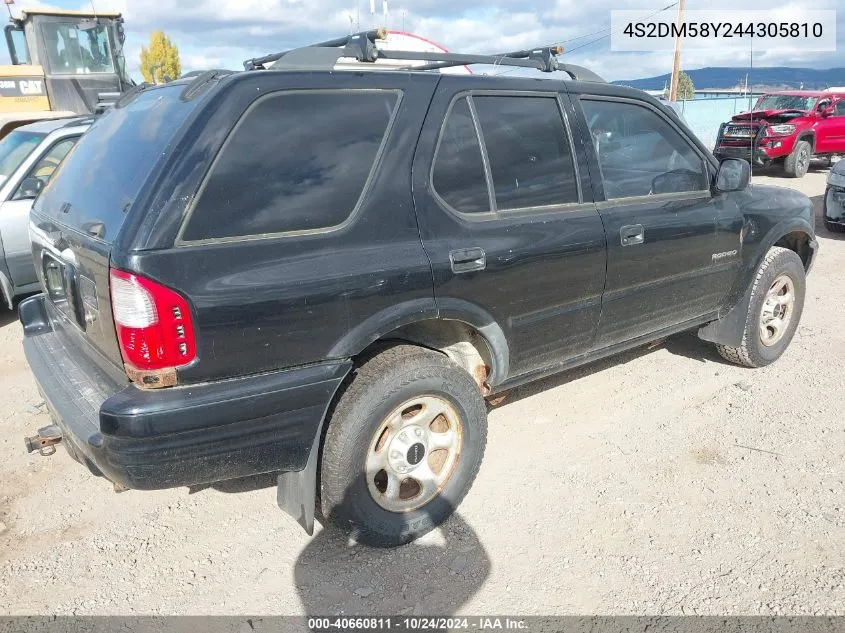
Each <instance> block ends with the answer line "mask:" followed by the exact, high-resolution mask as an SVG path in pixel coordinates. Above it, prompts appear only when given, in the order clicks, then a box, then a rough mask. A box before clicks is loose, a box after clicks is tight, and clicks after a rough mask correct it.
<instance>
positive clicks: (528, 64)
mask: <svg viewBox="0 0 845 633" xmlns="http://www.w3.org/2000/svg"><path fill="white" fill-rule="evenodd" d="M378 56H379V59H398V60H408V61H416V60H419V61H426V62H444V63H443V64H442V65H436V64H431V65H432V66H434V67H435V68H440V67H447V66H466V65H468V64H490V65H493V66H521V67H523V68H539V67H540V64H539V63H538V62H537V61H536V60H533V59H520V58H516V57H507V56H499V55H464V54H461V53H421V52H418V51H385V50H380V51H379V52H378ZM411 68H413V69H414V70H419V69H420V68H425V67H424V66H423V67H420V66H417V67H411Z"/></svg>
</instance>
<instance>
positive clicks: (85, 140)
mask: <svg viewBox="0 0 845 633" xmlns="http://www.w3.org/2000/svg"><path fill="white" fill-rule="evenodd" d="M184 89H185V87H184V86H180V85H173V86H165V87H162V88H153V89H149V90H145V91H144V92H141V93H140V94H138V95H137V96H136V97H135V98H134V99H132V100H131V101H130V102H129V103H128V104H126V105H125V106H123V107H120V108H114V109H113V110H111V111H109V112H107V113H105V114H103V115H102V116H101V117H100V118H99V119H98V120H97V121H96V122H95V123H94V124H93V125H92V126H91V128H90V129H89V130H88V132H87V133H85V134H84V135H83V136H82V138H80V139H79V142H78V143H77V145H76V147H75V148H74V150H73V154H72V155H71V156H69V157H68V160H65V161H62V163H61V165H60V166H59V168H58V169H57V170H56V173H55V174H53V177H52V178H51V179H50V183H49V184H48V185H47V187H46V188H45V189H44V191H43V192H42V193H41V195H40V196H39V197H38V200H37V201H36V203H35V210H36V211H37V212H39V213H42V214H44V215H46V216H48V217H51V218H53V219H55V220H56V221H57V222H59V223H61V224H64V225H65V226H69V227H71V228H75V229H78V230H84V227H85V226H86V225H90V224H91V223H102V224H103V226H104V231H103V234H102V238H101V239H103V240H104V241H106V242H112V241H113V240H114V238H115V237H116V236H117V234H118V232H119V231H120V227H121V226H122V225H123V221H124V219H125V218H126V213H127V211H128V210H129V208H130V207H131V206H132V203H133V202H134V201H135V198H136V197H137V196H138V194H139V193H140V191H141V187H142V186H143V185H144V183H145V182H146V181H147V179H148V178H149V176H150V174H151V173H152V171H153V169H154V168H155V167H156V165H157V164H158V163H159V162H160V161H162V160H164V159H165V158H166V157H167V156H168V155H169V154H170V153H171V152H172V150H173V141H174V137H175V135H176V133H177V131H178V130H179V129H180V128H181V127H182V124H183V123H185V121H186V120H187V118H188V115H189V114H190V113H191V112H192V111H193V109H194V108H195V107H196V104H197V102H198V101H199V100H196V99H195V100H193V101H183V100H181V99H180V98H179V97H180V95H181V94H182V91H183V90H184Z"/></svg>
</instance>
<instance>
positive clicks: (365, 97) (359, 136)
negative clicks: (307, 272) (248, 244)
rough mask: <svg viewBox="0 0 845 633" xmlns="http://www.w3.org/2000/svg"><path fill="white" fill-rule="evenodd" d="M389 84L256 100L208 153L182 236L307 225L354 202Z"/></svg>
mask: <svg viewBox="0 0 845 633" xmlns="http://www.w3.org/2000/svg"><path fill="white" fill-rule="evenodd" d="M398 101H399V94H398V93H397V92H394V91H328V92H327V91H316V92H306V91H303V92H286V93H280V94H274V95H270V96H268V97H264V98H263V99H260V100H258V101H257V102H256V103H255V104H254V105H253V106H252V107H251V108H250V109H249V110H248V111H247V112H246V114H245V115H244V116H243V118H242V119H241V121H240V122H239V123H238V125H237V126H236V127H235V129H234V130H233V131H232V133H231V134H230V136H229V138H228V140H227V141H226V143H225V144H224V146H223V148H222V149H221V151H220V154H219V155H218V157H217V158H216V159H215V161H214V164H213V165H212V167H211V170H210V172H209V174H208V176H207V177H206V180H205V183H204V185H203V186H202V188H201V190H200V193H199V196H198V199H197V202H196V205H195V207H194V208H193V210H192V211H191V212H190V216H189V218H188V220H187V226H186V227H185V229H184V232H183V234H182V240H183V241H197V240H208V239H225V238H238V237H246V236H260V235H266V234H277V233H289V232H299V231H313V230H319V229H326V228H331V227H335V226H338V225H340V224H343V222H345V221H346V220H347V219H348V218H349V217H350V216H351V215H352V212H353V211H354V210H355V209H356V207H357V206H358V202H359V200H360V198H361V194H362V193H363V191H364V189H365V186H366V184H367V182H368V180H369V178H370V176H371V173H372V172H373V170H374V169H375V164H376V160H377V157H378V155H379V150H380V148H381V146H382V143H383V142H384V139H385V136H386V133H387V129H388V127H389V124H390V121H391V119H392V117H393V115H394V112H395V111H396V107H397V104H398Z"/></svg>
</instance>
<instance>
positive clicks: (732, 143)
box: [713, 89, 845, 178]
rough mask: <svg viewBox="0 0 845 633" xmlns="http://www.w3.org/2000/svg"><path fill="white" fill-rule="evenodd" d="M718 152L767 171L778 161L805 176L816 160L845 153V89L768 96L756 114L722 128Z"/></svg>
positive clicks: (787, 169)
mask: <svg viewBox="0 0 845 633" xmlns="http://www.w3.org/2000/svg"><path fill="white" fill-rule="evenodd" d="M713 153H714V154H715V155H716V157H717V158H718V159H719V160H721V159H723V158H729V157H730V158H744V159H746V160H747V161H749V162H750V163H752V164H754V165H760V166H764V167H766V166H769V165H771V164H773V163H776V162H777V163H778V164H780V165H782V166H783V171H784V172H785V173H786V174H787V175H788V176H791V177H793V178H801V177H802V176H804V174H806V173H807V169H808V168H809V166H810V160H811V159H812V158H813V157H814V156H815V157H819V158H828V159H829V158H830V157H832V156H834V155H836V154H845V89H843V90H839V89H835V90H826V91H817V92H813V91H788V92H772V93H769V94H765V95H763V96H761V97H760V98H759V99H758V100H757V103H756V105H755V106H754V109H753V110H752V111H751V112H743V113H742V114H737V115H736V116H734V117H733V118H732V119H731V120H730V121H728V122H727V123H722V125H721V126H719V135H718V137H717V138H716V147H715V149H714V150H713Z"/></svg>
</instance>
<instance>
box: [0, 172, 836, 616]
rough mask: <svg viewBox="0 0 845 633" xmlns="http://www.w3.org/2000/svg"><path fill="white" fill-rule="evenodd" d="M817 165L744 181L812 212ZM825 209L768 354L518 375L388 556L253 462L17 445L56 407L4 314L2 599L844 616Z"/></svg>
mask: <svg viewBox="0 0 845 633" xmlns="http://www.w3.org/2000/svg"><path fill="white" fill-rule="evenodd" d="M825 176H826V172H825V171H817V172H813V173H810V174H809V175H808V176H807V177H806V178H804V179H802V180H800V181H794V180H786V179H782V178H777V177H773V178H756V179H755V180H757V181H760V182H763V181H765V182H774V183H775V184H780V185H788V186H793V187H796V188H799V189H801V190H802V191H804V192H805V193H807V194H808V195H811V196H813V197H814V199H815V200H816V202H817V207H818V206H819V205H820V201H821V194H822V192H823V188H824V178H825ZM819 213H820V210H819ZM818 225H819V229H818V230H819V238H820V242H821V255H820V257H819V259H818V262H817V264H816V267H815V269H814V271H813V273H812V275H811V276H810V277H809V288H808V294H807V302H806V307H805V311H804V317H803V319H802V323H801V326H800V327H799V329H798V333H797V335H796V338H795V340H794V341H793V343H792V346H791V347H790V348H789V350H788V351H787V353H786V354H785V356H784V357H783V358H782V359H781V360H780V361H779V362H777V363H775V364H774V365H772V366H770V367H767V368H764V369H759V370H748V369H743V368H740V367H735V366H732V365H728V364H725V363H724V362H722V361H721V360H720V358H719V356H718V355H717V354H716V352H715V350H714V349H713V348H712V347H711V346H710V345H708V344H706V343H703V342H701V341H699V340H698V339H697V338H695V337H694V336H692V335H681V336H677V337H673V338H671V339H669V340H668V341H666V342H665V343H664V344H662V345H660V346H657V347H654V348H651V349H647V348H642V349H638V350H635V351H632V352H629V353H627V354H624V355H621V356H618V357H616V358H613V359H608V360H605V361H601V362H598V363H594V364H592V365H590V366H588V367H585V368H581V369H578V370H575V371H571V372H569V373H566V374H563V375H560V376H557V377H553V378H551V379H548V380H544V381H542V382H540V383H537V384H534V385H530V386H527V387H524V388H521V389H520V390H518V391H517V392H516V393H514V394H513V395H512V397H511V398H510V399H509V400H508V401H506V402H505V404H503V405H501V406H500V407H499V408H497V409H495V410H494V411H493V412H492V413H491V415H490V436H489V442H488V448H487V454H486V458H485V462H484V465H483V467H482V470H481V474H480V475H479V477H478V479H477V481H476V483H475V486H474V488H473V490H472V491H471V492H470V494H469V496H468V497H467V499H466V501H465V502H464V503H463V504H462V506H461V507H460V508H459V512H458V514H457V515H456V516H455V518H453V519H452V520H450V521H449V522H448V523H447V524H446V525H445V526H444V527H443V529H441V530H439V531H437V532H434V533H432V534H430V535H429V536H427V537H425V538H424V539H422V540H421V541H420V542H417V543H415V544H412V545H409V546H407V547H404V548H400V549H397V550H393V551H376V550H370V549H367V548H364V547H360V546H356V545H354V544H350V543H347V542H346V541H345V540H343V539H341V538H339V537H338V536H336V535H335V534H334V533H333V532H331V531H319V532H318V533H317V534H316V536H315V537H313V538H309V537H308V536H306V535H305V534H304V533H303V532H302V530H301V529H300V528H299V526H297V525H296V524H295V523H294V522H293V520H291V519H289V518H288V517H287V516H286V515H285V514H283V513H282V512H281V511H279V510H278V509H277V508H276V506H275V490H274V489H273V488H271V487H269V485H270V484H271V483H272V482H271V481H269V480H268V479H266V478H258V479H255V480H251V481H246V482H233V483H229V484H225V485H224V484H221V485H218V486H216V487H208V488H204V489H201V490H190V491H189V490H187V489H178V490H169V491H160V492H127V493H124V494H115V493H113V492H112V489H111V486H110V485H109V484H108V483H106V482H105V481H104V480H101V479H97V478H95V477H93V476H91V475H89V474H88V473H87V471H85V470H84V469H83V468H82V467H80V466H78V465H77V464H76V463H75V462H73V461H72V460H71V459H70V457H68V455H67V454H66V453H65V452H64V451H63V450H62V449H60V450H59V451H58V453H57V454H56V455H55V456H54V457H52V458H49V459H44V458H41V457H33V456H27V455H26V454H25V453H24V450H23V442H22V439H23V437H24V435H25V434H29V433H31V432H32V431H34V430H36V429H37V428H38V427H39V426H43V425H45V424H46V423H48V417H47V415H46V414H45V413H44V411H43V408H42V406H41V405H40V398H39V396H38V393H37V390H36V387H35V383H34V382H33V379H32V378H31V376H30V374H29V371H28V368H27V365H26V363H25V361H24V358H23V352H22V349H21V345H20V339H21V329H20V327H19V325H18V323H17V321H16V320H15V319H14V317H13V316H12V315H11V314H10V313H6V312H3V313H0V379H2V393H0V428H2V433H0V614H5V615H13V614H130V613H131V614H208V613H213V614H245V613H265V614H302V613H330V614H338V613H345V614H354V613H358V614H361V613H375V612H377V613H387V614H391V613H392V614H398V613H439V614H452V613H459V614H460V613H463V614H471V613H520V614H526V615H527V614H585V613H602V614H766V615H768V614H782V613H786V614H842V615H845V494H844V493H845V483H843V479H844V478H845V468H843V463H845V423H843V415H842V410H843V409H842V406H843V405H842V401H843V397H845V387H843V379H842V371H843V367H845V329H843V327H842V314H843V312H842V308H843V303H842V302H843V271H845V240H843V238H842V237H840V236H834V235H831V234H830V233H828V232H827V231H825V229H824V227H823V226H822V225H821V222H820V221H819V222H818ZM318 529H319V528H318Z"/></svg>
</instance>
